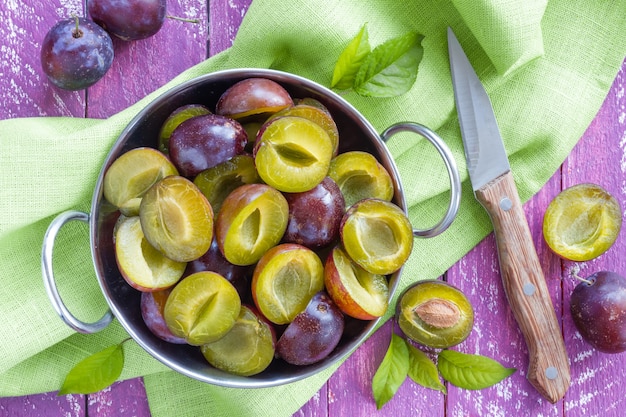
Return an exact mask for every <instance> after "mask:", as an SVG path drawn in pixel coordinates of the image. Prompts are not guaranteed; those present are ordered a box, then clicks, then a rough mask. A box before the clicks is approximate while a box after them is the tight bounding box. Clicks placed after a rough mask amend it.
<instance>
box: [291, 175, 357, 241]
mask: <svg viewBox="0 0 626 417" xmlns="http://www.w3.org/2000/svg"><path fill="white" fill-rule="evenodd" d="M284 195H285V198H286V199H287V203H289V222H288V223H287V230H286V232H285V236H284V237H283V239H284V240H285V241H286V242H291V243H298V244H300V245H303V246H306V247H308V248H310V249H320V248H323V247H325V246H328V245H330V244H331V243H332V242H334V241H335V240H336V239H337V238H338V237H339V225H340V224H341V218H342V217H343V213H344V207H345V202H344V199H343V194H342V193H341V190H340V189H339V186H338V185H337V183H335V181H334V180H332V179H331V178H330V177H326V178H324V179H323V180H322V182H321V183H319V184H318V185H317V186H315V187H314V188H313V189H311V190H309V191H304V192H301V193H284Z"/></svg>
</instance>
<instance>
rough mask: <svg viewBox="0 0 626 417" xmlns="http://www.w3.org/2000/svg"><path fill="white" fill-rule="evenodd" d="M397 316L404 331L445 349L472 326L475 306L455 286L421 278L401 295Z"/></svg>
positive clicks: (426, 343) (416, 340) (466, 333)
mask: <svg viewBox="0 0 626 417" xmlns="http://www.w3.org/2000/svg"><path fill="white" fill-rule="evenodd" d="M396 318H397V320H398V325H399V326H400V329H401V330H402V331H403V332H404V334H405V335H406V336H407V337H408V338H410V339H411V340H414V341H415V342H418V343H420V344H422V345H424V346H427V347H430V348H435V349H446V348H449V347H451V346H455V345H458V344H459V343H461V342H462V341H464V340H465V339H466V338H467V337H468V336H469V334H470V332H471V331H472V328H473V326H474V308H473V307H472V304H471V303H470V301H469V300H468V298H467V297H466V296H465V294H464V293H463V292H462V291H461V290H459V289H458V288H456V287H455V286H453V285H451V284H449V283H447V282H445V281H439V280H424V281H419V282H417V283H416V284H414V285H412V286H410V287H409V288H407V290H406V291H405V292H404V293H403V294H402V295H401V296H400V298H399V301H398V305H397V311H396Z"/></svg>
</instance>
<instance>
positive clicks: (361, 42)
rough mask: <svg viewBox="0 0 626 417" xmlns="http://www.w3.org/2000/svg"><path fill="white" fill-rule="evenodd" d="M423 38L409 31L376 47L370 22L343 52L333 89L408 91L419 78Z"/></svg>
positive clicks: (371, 93) (383, 93) (377, 93)
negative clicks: (369, 31) (372, 40)
mask: <svg viewBox="0 0 626 417" xmlns="http://www.w3.org/2000/svg"><path fill="white" fill-rule="evenodd" d="M423 38H424V36H422V35H420V34H419V33H417V32H415V31H409V32H407V33H404V34H403V35H400V36H398V37H395V38H392V39H389V40H387V41H386V42H384V43H382V44H380V45H378V46H377V47H375V48H374V49H372V48H371V46H370V43H369V34H368V31H367V24H365V25H363V26H362V27H361V30H360V31H359V33H358V34H357V35H356V36H355V37H354V38H353V39H352V40H351V41H350V42H349V43H348V45H347V46H346V47H345V49H344V50H343V51H342V53H341V54H340V55H339V58H338V60H337V63H336V64H335V68H334V70H333V76H332V80H331V83H330V86H331V88H336V89H338V90H350V89H352V90H354V92H356V93H357V94H359V95H361V96H365V97H382V98H385V97H395V96H399V95H402V94H404V93H406V92H407V91H409V90H410V89H411V87H412V86H413V84H414V83H415V80H416V78H417V72H418V68H419V64H420V62H421V60H422V56H423V54H424V48H423V47H422V45H421V43H422V39H423Z"/></svg>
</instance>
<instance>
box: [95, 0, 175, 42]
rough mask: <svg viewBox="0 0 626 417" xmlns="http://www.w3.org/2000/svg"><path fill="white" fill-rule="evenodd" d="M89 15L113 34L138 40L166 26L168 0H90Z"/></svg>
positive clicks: (130, 39) (128, 39) (125, 38)
mask: <svg viewBox="0 0 626 417" xmlns="http://www.w3.org/2000/svg"><path fill="white" fill-rule="evenodd" d="M87 5H88V10H89V15H90V16H91V18H92V19H93V20H94V21H95V22H96V23H98V24H99V25H100V26H102V27H103V28H104V29H105V30H106V31H107V32H109V33H110V34H112V35H114V36H116V37H118V38H120V39H122V40H125V41H136V40H139V39H146V38H149V37H150V36H153V35H155V34H156V33H157V32H158V31H159V30H160V29H161V26H163V22H164V21H165V14H166V10H167V1H166V0H89V1H88V2H87Z"/></svg>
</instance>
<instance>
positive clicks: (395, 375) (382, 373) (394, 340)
mask: <svg viewBox="0 0 626 417" xmlns="http://www.w3.org/2000/svg"><path fill="white" fill-rule="evenodd" d="M408 371H409V350H408V348H407V345H406V342H405V341H404V339H402V338H401V337H400V336H398V335H396V334H393V335H392V336H391V343H390V344H389V348H388V349H387V353H385V357H384V358H383V360H382V362H381V363H380V365H379V366H378V370H377V371H376V373H375V374H374V379H372V391H373V393H374V400H375V401H376V407H377V408H378V409H379V410H380V409H381V408H382V407H383V405H385V404H386V403H387V401H389V400H390V399H391V398H392V397H393V396H394V395H395V393H396V391H398V388H400V385H402V383H403V382H404V380H405V379H406V376H407V373H408Z"/></svg>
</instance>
